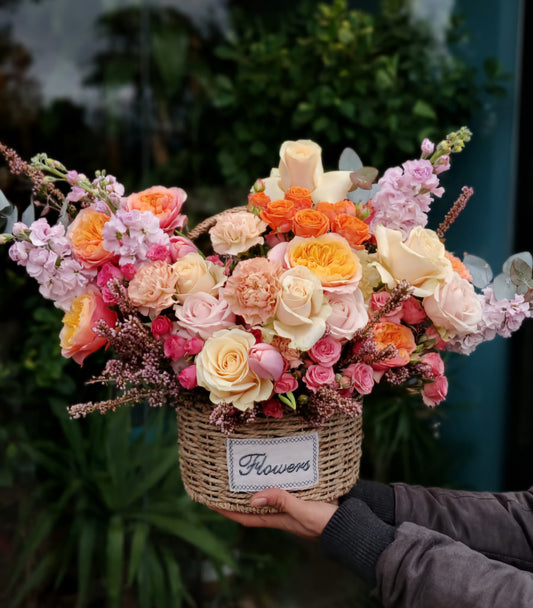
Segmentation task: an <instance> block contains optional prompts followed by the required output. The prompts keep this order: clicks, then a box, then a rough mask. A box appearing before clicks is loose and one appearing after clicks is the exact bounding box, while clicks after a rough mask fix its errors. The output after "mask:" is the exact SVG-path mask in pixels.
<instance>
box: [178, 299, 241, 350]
mask: <svg viewBox="0 0 533 608" xmlns="http://www.w3.org/2000/svg"><path fill="white" fill-rule="evenodd" d="M174 312H175V313H176V319H177V323H178V325H179V326H180V327H182V328H183V329H186V330H188V331H190V332H191V333H195V334H197V335H198V336H200V338H203V339H204V340H205V339H207V338H209V336H212V335H213V334H214V333H215V332H216V331H220V330H221V329H229V328H230V327H233V326H234V325H235V315H234V314H233V312H232V311H231V309H230V307H229V303H228V302H227V301H226V300H224V299H223V300H219V299H218V298H215V296H212V295H211V294H208V293H202V292H198V293H193V294H191V295H190V296H189V297H188V298H186V299H185V301H184V302H183V304H176V306H174Z"/></svg>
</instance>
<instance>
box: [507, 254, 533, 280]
mask: <svg viewBox="0 0 533 608" xmlns="http://www.w3.org/2000/svg"><path fill="white" fill-rule="evenodd" d="M509 277H510V279H511V282H512V283H513V284H514V285H516V286H518V285H524V284H525V285H530V284H531V282H532V269H531V266H530V265H529V264H528V263H527V262H525V261H524V260H523V259H522V258H516V259H514V260H513V263H512V264H511V268H510V269H509Z"/></svg>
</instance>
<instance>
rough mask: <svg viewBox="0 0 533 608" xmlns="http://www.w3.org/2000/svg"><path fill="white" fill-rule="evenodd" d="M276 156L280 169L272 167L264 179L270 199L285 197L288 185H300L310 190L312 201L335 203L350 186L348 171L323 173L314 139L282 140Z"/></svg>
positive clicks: (319, 153) (318, 150)
mask: <svg viewBox="0 0 533 608" xmlns="http://www.w3.org/2000/svg"><path fill="white" fill-rule="evenodd" d="M279 155H280V163H279V169H273V170H272V171H271V174H270V177H268V178H265V179H264V180H263V181H264V184H265V193H266V194H267V195H268V196H269V197H270V199H271V200H276V199H280V198H284V197H285V192H286V191H287V190H288V189H289V188H291V187H292V186H299V187H300V188H307V189H308V190H310V191H311V198H312V199H313V202H314V203H318V202H320V201H326V202H330V203H336V202H337V201H340V200H343V199H345V198H346V195H347V194H348V192H349V191H350V189H351V188H352V180H351V179H350V171H329V172H327V173H324V168H323V166H322V148H321V147H320V146H319V145H318V144H316V143H315V142H314V141H311V140H308V139H299V140H297V141H285V142H283V144H282V145H281V148H280V152H279Z"/></svg>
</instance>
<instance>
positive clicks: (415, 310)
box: [402, 296, 426, 325]
mask: <svg viewBox="0 0 533 608" xmlns="http://www.w3.org/2000/svg"><path fill="white" fill-rule="evenodd" d="M425 318H426V312H425V310H424V309H423V307H422V304H421V303H420V301H419V300H417V299H416V298H415V297H414V296H411V297H410V298H409V299H407V300H406V301H405V302H404V303H403V305H402V319H403V320H404V321H405V322H406V323H409V325H417V324H418V323H422V321H423V320H424V319H425Z"/></svg>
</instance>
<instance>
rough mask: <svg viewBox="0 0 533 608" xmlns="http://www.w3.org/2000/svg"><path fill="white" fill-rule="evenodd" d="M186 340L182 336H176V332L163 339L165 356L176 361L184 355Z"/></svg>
mask: <svg viewBox="0 0 533 608" xmlns="http://www.w3.org/2000/svg"><path fill="white" fill-rule="evenodd" d="M186 342H187V340H185V338H183V337H182V336H178V335H177V334H171V335H170V336H168V338H167V339H166V340H165V344H164V347H163V348H164V353H165V356H166V357H168V358H169V359H172V361H177V360H178V359H181V358H182V357H184V356H185V344H186Z"/></svg>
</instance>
